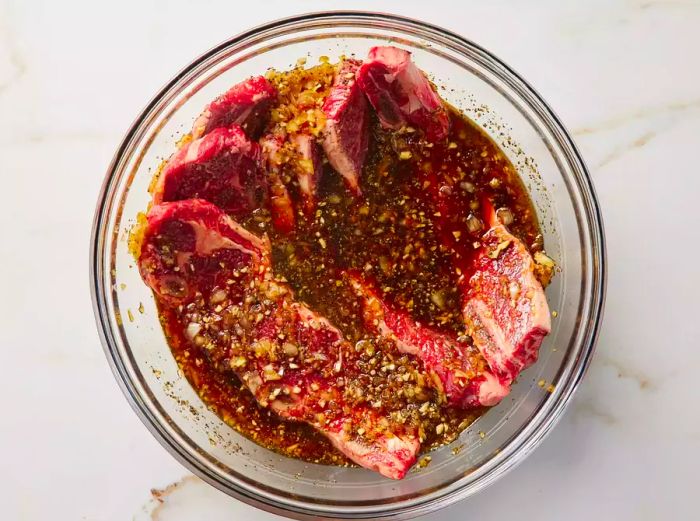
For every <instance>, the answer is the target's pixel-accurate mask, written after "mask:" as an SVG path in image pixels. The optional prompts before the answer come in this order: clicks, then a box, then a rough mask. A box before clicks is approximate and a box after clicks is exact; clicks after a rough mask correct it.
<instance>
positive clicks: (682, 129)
mask: <svg viewBox="0 0 700 521" xmlns="http://www.w3.org/2000/svg"><path fill="white" fill-rule="evenodd" d="M205 4H206V5H205ZM235 4H236V3H234V2H231V1H225V2H224V1H221V2H201V3H199V4H198V6H195V4H194V3H193V4H189V3H186V2H181V1H178V2H168V3H167V7H165V5H166V4H165V3H163V5H161V6H159V5H156V3H155V2H144V1H139V2H136V1H131V0H124V1H122V2H112V3H109V4H103V3H101V2H88V1H85V2H77V1H75V0H74V1H65V2H48V1H47V2H43V1H37V2H21V1H19V0H17V1H13V0H0V121H1V122H2V124H1V125H0V179H1V180H2V201H1V203H0V223H1V228H0V229H1V230H2V235H3V240H2V241H1V242H0V268H1V269H0V281H1V286H0V287H2V293H3V298H2V299H0V324H1V325H2V332H3V334H2V337H1V338H2V340H1V341H0V343H1V345H2V362H1V364H2V373H1V374H2V377H1V378H0V395H2V396H3V402H2V403H3V419H2V421H1V427H0V442H1V444H2V447H3V455H2V458H0V470H1V472H0V476H2V478H1V479H2V486H0V509H1V511H2V513H1V514H0V517H2V518H3V519H8V520H9V519H13V520H14V519H26V520H44V519H61V520H63V519H66V520H76V519H86V520H124V519H136V520H144V519H159V520H163V521H176V520H193V519H209V520H218V519H221V520H224V519H226V520H230V519H241V518H243V516H246V519H250V520H251V521H253V520H267V519H273V518H276V517H275V516H272V515H270V514H266V513H264V512H260V511H257V510H254V509H253V508H251V507H248V506H246V505H244V504H242V503H239V502H237V501H235V500H233V499H230V498H228V497H227V496H225V495H223V494H222V493H220V492H218V491H216V490H214V489H213V488H211V487H209V486H208V485H206V484H205V483H203V482H201V481H200V480H198V479H197V478H195V477H193V476H191V475H190V474H189V472H188V471H187V470H185V469H184V468H183V467H182V466H181V465H180V464H178V463H177V462H176V461H175V460H174V459H173V458H172V457H171V456H170V455H169V454H168V453H167V452H166V451H165V450H164V449H163V448H161V447H160V446H159V445H158V443H157V442H156V441H155V439H154V438H152V436H151V435H150V434H149V432H148V431H147V430H146V428H145V427H144V426H143V425H142V424H141V423H140V421H139V420H138V419H137V417H136V415H135V414H134V413H133V412H132V411H131V409H130V408H129V406H128V404H127V402H126V400H125V399H124V397H123V396H122V394H121V392H120V391H119V389H118V387H117V385H116V383H115V381H114V379H113V377H112V375H111V374H110V371H109V368H108V366H107V362H106V360H105V357H104V355H103V353H102V348H101V346H100V343H99V340H98V336H97V332H96V330H95V325H94V320H93V315H92V308H91V304H90V295H89V289H88V240H89V232H90V225H91V221H92V215H93V209H94V204H95V201H96V197H97V193H98V189H99V186H100V184H101V182H102V177H103V175H104V172H105V169H106V167H107V165H108V163H109V160H110V158H111V156H112V154H113V152H114V150H115V148H116V146H117V144H118V143H119V140H120V139H121V136H122V134H123V132H124V131H125V130H126V129H127V127H128V125H129V124H130V123H131V121H132V119H133V118H134V117H135V116H136V115H137V113H138V112H139V111H140V110H141V108H142V107H143V105H144V104H145V103H146V101H147V100H149V99H150V97H151V96H152V95H153V94H154V93H155V91H156V90H157V89H158V88H159V87H160V86H161V85H162V84H164V83H165V81H166V80H168V79H169V78H170V77H171V75H172V74H173V73H174V71H176V70H179V69H180V68H181V67H183V66H184V65H185V64H186V63H188V62H189V61H190V60H191V59H192V58H194V57H195V56H196V55H198V54H199V53H201V52H202V51H204V50H205V49H207V48H209V47H211V46H213V45H214V44H216V43H218V42H219V41H221V40H223V39H225V38H227V37H229V36H231V35H233V34H235V33H237V32H239V31H242V30H244V29H246V28H248V27H250V26H252V25H256V24H258V23H261V22H264V21H267V20H269V19H272V18H277V17H282V16H285V15H288V14H293V13H298V12H302V11H311V10H321V9H333V8H336V9H337V8H343V7H347V6H348V5H351V6H352V7H353V8H355V9H361V8H367V9H381V10H385V11H394V12H397V13H400V14H404V15H407V16H413V17H415V18H419V19H422V20H427V21H429V22H432V23H435V24H438V25H442V26H444V27H447V28H449V29H451V30H453V31H456V32H459V33H461V34H464V35H465V36H467V37H468V38H471V39H473V40H475V41H476V42H478V43H480V44H481V45H483V46H485V47H486V48H488V49H490V50H491V51H493V52H494V53H495V54H496V55H498V56H499V57H501V58H502V59H504V60H505V61H506V62H507V63H509V64H510V65H511V66H512V67H513V68H515V69H516V70H517V71H519V72H520V73H521V74H522V75H523V76H524V77H525V78H527V79H528V80H529V81H530V82H531V84H532V85H534V86H535V88H536V89H538V90H539V91H540V93H541V94H542V95H543V96H544V97H545V99H546V100H548V102H549V103H550V104H551V105H552V106H553V107H554V109H555V110H556V111H557V112H558V114H559V115H560V116H561V118H562V119H563V121H564V123H565V124H566V125H567V127H568V128H569V129H571V130H572V131H573V133H574V135H575V138H576V140H577V142H578V145H579V146H580V148H581V150H582V152H583V155H584V157H585V158H586V160H587V162H588V165H589V166H590V170H591V173H592V175H593V178H594V181H595V184H596V188H597V191H598V195H599V197H600V201H601V204H602V208H603V213H604V216H605V224H606V229H607V239H608V247H609V289H608V298H607V312H606V318H605V323H604V328H603V331H602V334H601V337H600V342H599V345H598V353H597V355H596V357H595V359H594V361H593V364H592V367H591V369H590V372H589V374H588V376H587V378H586V380H585V381H584V383H583V385H582V386H581V388H580V392H579V393H578V394H577V396H576V397H575V399H574V400H573V403H572V405H571V407H570V408H569V410H568V412H567V413H566V415H565V417H564V419H563V420H562V421H561V423H560V424H559V425H558V426H557V427H556V429H554V431H553V432H552V434H551V435H550V436H549V437H548V438H547V439H546V440H545V441H544V443H543V444H542V445H541V447H540V448H538V449H537V450H536V451H535V453H534V454H533V455H532V456H531V457H530V458H529V459H528V460H527V461H526V462H525V463H523V464H522V465H521V466H519V467H518V468H517V469H515V470H514V471H513V472H511V473H510V474H508V475H507V476H506V477H505V478H503V479H502V480H500V481H499V482H498V483H496V484H495V485H493V486H492V487H491V488H489V489H488V490H486V491H485V492H483V493H481V494H479V495H478V496H476V497H474V498H472V499H469V500H467V501H464V502H462V503H460V504H458V505H456V506H453V507H451V508H449V509H447V510H445V511H442V512H440V513H438V514H436V515H433V516H430V517H429V518H425V519H431V520H438V519H440V520H455V521H456V520H464V519H479V520H481V521H488V520H502V519H538V520H553V521H554V520H561V519H567V520H572V521H575V520H579V519H581V520H584V519H585V520H588V519H591V518H592V517H593V518H598V519H617V520H642V519H697V515H698V514H697V508H696V502H697V501H696V498H697V496H696V494H697V491H696V489H697V486H696V481H697V479H695V478H696V475H697V468H698V464H700V406H699V405H698V396H699V393H698V387H697V385H696V382H695V372H696V371H697V370H698V368H700V349H699V348H700V305H699V304H698V302H699V301H700V299H698V291H699V290H700V275H699V273H700V267H699V266H698V261H697V259H698V258H699V257H700V246H699V241H698V239H699V238H700V235H699V233H698V231H697V230H698V227H699V225H700V218H699V217H698V215H699V214H698V212H699V210H698V206H699V205H698V196H699V194H700V173H699V172H698V166H697V158H696V157H695V156H694V155H693V154H696V153H697V152H698V150H699V147H700V67H699V66H698V63H699V62H698V53H699V51H700V2H698V1H697V0H695V1H693V0H687V1H683V0H675V1H674V0H668V1H662V0H657V1H654V0H610V1H604V0H596V1H589V2H561V1H558V0H552V1H548V2H538V3H534V2H528V3H527V4H526V3H525V2H517V1H515V0H513V1H498V2H477V1H470V2H463V1H459V2H457V1H455V2H446V1H438V0H432V1H431V2H428V3H426V2H425V1H421V2H417V1H412V0H402V1H400V2H390V1H384V2H380V3H378V2H371V1H354V2H346V3H345V5H343V3H341V2H333V1H330V0H326V1H323V2H320V1H311V0H307V1H293V0H286V1H283V2H281V1H280V2H278V1H269V0H261V1H259V2H255V3H246V4H245V7H243V8H239V7H235ZM152 489H161V490H163V491H164V492H162V493H161V494H160V495H159V494H158V493H157V491H156V492H152ZM159 498H160V499H159Z"/></svg>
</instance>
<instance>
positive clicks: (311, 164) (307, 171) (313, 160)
mask: <svg viewBox="0 0 700 521" xmlns="http://www.w3.org/2000/svg"><path fill="white" fill-rule="evenodd" d="M292 142H293V143H294V145H295V147H296V150H297V152H298V153H299V158H298V160H297V163H298V166H297V169H296V171H297V181H298V182H299V191H300V192H301V196H302V198H303V199H304V208H305V210H306V211H307V212H308V213H310V212H313V210H314V209H315V208H316V191H317V189H318V182H319V180H320V179H321V174H322V173H323V165H322V164H321V155H320V154H319V151H318V145H317V144H316V141H315V140H314V138H313V137H312V136H310V135H308V134H297V135H296V136H294V137H293V138H292Z"/></svg>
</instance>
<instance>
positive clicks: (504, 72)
mask: <svg viewBox="0 0 700 521" xmlns="http://www.w3.org/2000/svg"><path fill="white" fill-rule="evenodd" d="M333 22H336V23H339V24H341V25H343V26H345V27H358V28H361V27H365V28H375V29H377V28H378V29H382V28H390V29H392V30H398V31H402V32H405V33H407V34H410V35H411V36H416V37H420V38H422V39H424V40H427V41H429V42H434V43H437V44H440V45H447V46H449V47H451V48H452V49H455V50H457V51H459V50H460V49H462V50H465V49H466V50H468V51H469V52H470V53H472V54H477V55H478V56H479V58H480V59H481V60H482V64H484V65H486V66H487V67H488V68H489V69H490V70H491V72H493V73H494V74H496V75H497V76H498V77H499V79H500V80H503V81H505V82H506V83H507V84H508V86H509V87H511V88H513V89H514V90H515V91H516V92H517V93H518V94H519V95H520V96H521V97H522V98H523V100H524V101H525V102H526V103H527V104H528V105H529V107H530V108H533V109H535V110H536V112H537V115H538V116H539V117H540V118H541V120H542V122H543V123H544V124H546V125H547V127H548V128H549V130H551V131H552V134H553V135H554V136H555V139H556V141H557V145H558V146H559V147H561V149H562V150H563V151H564V152H565V153H566V155H567V158H568V159H569V161H570V164H571V165H572V166H573V168H572V170H573V174H574V179H573V182H574V186H575V188H576V189H577V190H578V191H579V195H580V196H581V198H582V203H583V207H584V208H583V210H584V223H585V225H586V226H587V227H588V232H589V234H590V238H591V244H590V248H591V249H592V251H593V256H592V257H593V259H595V260H596V261H597V262H594V263H593V265H592V266H591V271H592V273H591V287H590V288H587V289H588V291H589V292H590V298H589V305H588V308H587V309H584V310H582V317H583V320H584V322H585V326H584V328H583V331H584V334H583V335H582V337H581V339H582V340H581V342H580V345H579V346H577V348H578V356H577V361H576V366H575V368H574V371H573V372H572V375H571V377H570V378H569V380H568V381H566V382H564V383H563V384H564V385H565V388H564V389H563V392H562V393H561V394H560V397H559V399H558V400H557V401H556V402H548V403H551V406H550V408H549V410H546V411H542V412H544V413H545V414H543V415H538V417H537V419H538V420H539V421H538V422H536V421H534V420H535V418H533V421H532V422H531V423H530V424H528V425H527V426H526V427H525V429H523V432H522V433H521V434H520V435H519V436H518V437H517V438H515V439H514V440H512V442H511V443H510V444H509V445H507V446H506V447H505V448H504V449H503V450H502V451H501V453H500V454H499V455H498V457H497V458H495V459H496V460H497V461H496V462H495V464H494V465H493V466H492V467H491V468H490V470H489V471H488V472H486V473H484V474H482V475H480V476H478V477H477V478H476V479H468V480H465V482H464V483H463V484H462V485H461V486H460V487H458V488H455V489H453V490H450V491H448V492H443V491H440V490H437V491H434V492H431V493H429V494H427V495H425V496H422V497H420V498H418V499H414V500H410V501H403V502H397V503H391V504H388V505H379V506H374V507H358V508H355V507H351V508H348V507H347V506H342V507H337V508H335V507H333V506H328V505H325V506H324V507H325V508H319V505H304V504H300V503H299V502H295V501H289V502H280V501H278V500H277V499H276V498H274V497H271V496H269V495H268V494H266V493H264V492H262V491H251V490H248V489H245V488H243V487H239V486H237V485H236V483H232V482H230V481H229V482H226V481H223V480H221V479H220V478H219V477H218V476H215V475H213V474H212V473H210V472H209V471H208V469H207V468H206V466H205V465H203V464H202V462H201V461H199V459H198V458H197V456H196V455H195V454H193V453H191V452H189V451H186V450H184V449H183V447H181V446H180V445H179V444H178V443H177V441H176V440H174V439H173V438H172V437H171V436H170V435H169V434H168V433H167V432H166V431H165V430H164V429H162V428H161V426H160V425H159V422H158V420H157V419H156V417H155V416H154V415H153V414H152V413H151V410H150V407H149V403H148V397H146V396H142V395H141V394H140V393H139V392H138V391H137V390H136V389H135V387H134V385H133V383H132V381H131V379H130V377H129V374H128V371H127V369H126V365H125V364H126V362H125V361H124V360H123V359H122V358H121V356H119V353H118V348H117V345H118V342H120V339H119V336H118V335H115V334H114V331H113V330H112V327H111V324H110V320H109V313H110V310H109V306H108V304H107V299H106V290H107V288H105V285H104V283H103V280H104V269H105V263H104V259H105V251H104V249H105V248H104V246H105V237H106V234H107V233H110V232H111V230H106V228H105V227H106V225H107V223H108V221H109V215H110V211H111V207H112V205H113V204H114V203H115V196H116V195H117V193H116V186H117V184H118V183H117V173H118V170H119V167H120V164H121V163H122V159H123V157H124V155H125V153H126V152H127V151H128V150H129V149H130V148H131V147H132V146H134V144H135V143H134V141H135V139H134V138H135V136H137V135H138V134H139V132H138V131H139V128H140V127H141V126H142V125H143V124H144V122H145V121H146V120H148V119H149V116H150V115H151V114H153V113H154V112H157V111H158V110H157V109H158V107H159V105H160V104H161V103H162V101H163V100H164V99H165V98H166V97H167V96H168V94H169V93H170V92H171V90H172V89H173V88H174V87H175V86H177V84H178V83H180V82H181V81H182V80H183V78H185V77H187V76H189V75H191V74H192V73H193V71H195V70H196V69H198V68H199V67H200V66H201V65H202V64H203V63H206V62H207V61H209V60H210V59H211V58H212V57H214V56H216V55H217V54H219V53H220V52H222V51H224V50H226V49H228V48H230V47H232V46H239V47H241V46H243V45H244V44H245V42H247V41H249V40H251V39H255V40H256V41H261V39H265V38H272V37H274V36H278V35H280V34H289V33H290V32H294V31H298V30H305V29H309V28H313V27H314V26H319V25H324V26H327V25H328V24H330V23H333ZM606 278H607V270H606V247H605V237H604V231H603V220H602V214H601V211H600V207H599V204H598V200H597V198H596V195H595V190H594V187H593V184H592V182H591V178H590V175H589V173H588V170H587V168H586V166H585V163H584V161H583V159H582V157H581V155H580V153H579V151H578V149H577V148H576V145H575V144H574V142H573V140H572V138H571V136H570V135H569V133H568V132H567V130H566V129H565V128H564V126H563V124H562V123H561V121H560V120H559V118H558V117H557V116H556V114H555V113H554V112H553V111H552V109H551V108H550V107H549V106H548V105H547V104H546V102H545V101H544V100H543V99H542V97H541V96H540V95H539V94H538V93H537V92H536V91H535V90H534V89H533V88H532V87H531V86H530V85H529V84H528V83H527V82H526V81H525V80H524V79H523V78H521V77H520V76H519V75H518V74H517V73H516V72H515V71H513V70H512V69H511V68H510V67H509V66H508V65H506V64H505V63H504V62H502V61H501V60H500V59H498V58H497V57H496V56H494V55H493V54H492V53H490V52H489V51H487V50H485V49H484V48H482V47H480V46H479V45H477V44H475V43H474V42H472V41H470V40H468V39H466V38H464V37H462V36H460V35H458V34H456V33H453V32H451V31H448V30H446V29H443V28H440V27H437V26H434V25H431V24H428V23H425V22H421V21H418V20H414V19H411V18H407V17H403V16H398V15H393V14H386V13H375V12H365V11H324V12H316V13H307V14H302V15H297V16H292V17H288V18H283V19H280V20H276V21H273V22H270V23H267V24H264V25H260V26H258V27H255V28H253V29H250V30H248V31H246V32H243V33H241V34H239V35H237V36H234V37H232V38H230V39H228V40H226V41H224V42H222V43H221V44H219V45H218V46H216V47H214V48H212V49H211V50H209V51H207V52H206V53H204V54H202V55H201V56H199V57H198V58H197V59H195V60H194V61H192V62H191V63H190V64H189V65H188V66H187V67H185V68H184V69H182V70H181V71H180V72H179V73H178V74H176V75H175V76H174V77H173V78H172V79H171V80H170V81H169V82H168V83H167V84H166V85H165V86H164V87H163V88H162V89H161V90H160V91H159V92H158V93H157V94H156V95H155V96H154V97H153V99H152V100H151V101H150V102H149V103H148V105H147V106H146V107H145V108H144V109H143V111H142V112H141V113H140V115H139V116H138V117H137V118H136V120H135V121H134V122H133V123H132V125H131V126H130V128H129V130H128V131H127V132H126V134H125V135H124V137H123V139H122V141H121V144H120V146H119V148H118V149H117V152H116V153H115V155H114V157H113V159H112V161H111V163H110V165H109V168H108V170H107V174H106V177H105V180H104V182H103V185H102V188H101V190H100V194H99V198H98V202H97V207H96V210H95V216H94V219H93V226H92V234H91V243H90V288H91V294H92V302H93V310H94V313H95V320H96V323H97V328H98V331H99V335H100V340H101V343H102V345H103V348H104V352H105V355H106V356H107V359H108V362H109V364H110V368H111V370H112V372H113V374H114V376H115V378H116V379H117V382H118V384H119V386H120V387H121V389H122V391H123V393H124V394H125V396H126V397H127V400H128V401H129V403H130V405H131V407H132V408H133V409H134V411H135V412H136V413H137V415H138V416H139V418H140V419H141V420H142V422H143V423H144V424H145V425H146V427H147V428H148V429H149V430H150V431H151V433H152V434H153V435H154V436H155V438H156V439H157V440H158V441H159V442H160V443H161V445H163V447H165V448H166V450H168V452H170V453H171V454H172V455H173V456H174V457H175V458H176V459H177V460H178V461H180V462H181V463H182V464H183V465H184V466H185V467H187V468H188V469H189V470H190V471H192V472H193V473H195V474H196V475H198V476H199V477H200V478H202V479H203V480H205V481H207V482H208V483H210V484H211V485H213V486H215V487H216V488H218V489H219V490H222V491H223V492H225V493H227V494H229V495H230V496H233V497H236V498H237V499H240V500H242V501H244V502H246V503H248V504H250V505H253V506H256V507H258V508H262V509H264V510H267V511H270V512H273V513H276V514H280V515H287V516H294V517H295V518H298V519H302V518H303V519H377V518H380V517H381V518H385V519H387V518H402V519H405V518H410V517H415V516H418V515H423V514H426V513H429V512H433V511H435V510H438V509H440V508H443V507H445V506H448V505H450V504H453V503H455V502H456V501H459V500H460V499H463V498H465V497H467V496H469V495H471V494H473V493H475V492H477V491H479V490H482V489H483V488H484V487H486V486H488V485H489V484H491V483H492V482H493V481H495V480H496V479H498V478H499V477H501V476H502V475H503V474H505V473H506V472H507V471H508V470H511V469H512V468H513V467H514V466H515V465H517V464H518V463H520V462H522V461H523V460H524V459H525V457H526V456H527V455H528V454H529V453H530V452H531V451H532V450H533V449H534V448H535V447H536V446H537V445H539V443H540V442H541V441H542V439H543V438H544V437H545V436H546V434H547V433H548V432H549V431H550V430H551V428H552V427H553V426H554V425H555V424H556V422H557V421H558V420H559V418H560V417H561V415H562V413H563V412H564V410H565V408H566V405H567V404H568V402H569V400H570V398H571V396H572V395H573V393H574V392H575V390H576V388H577V387H578V385H579V383H580V381H581V379H582V378H583V376H584V374H585V372H586V370H587V368H588V365H589V363H590V360H591V357H592V355H593V352H594V349H595V343H596V340H597V337H598V333H599V329H600V325H601V322H602V316H603V309H604V303H605V289H606Z"/></svg>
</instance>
